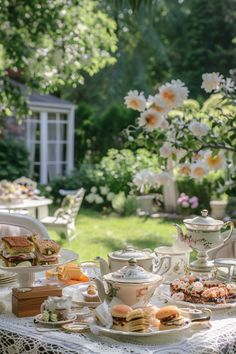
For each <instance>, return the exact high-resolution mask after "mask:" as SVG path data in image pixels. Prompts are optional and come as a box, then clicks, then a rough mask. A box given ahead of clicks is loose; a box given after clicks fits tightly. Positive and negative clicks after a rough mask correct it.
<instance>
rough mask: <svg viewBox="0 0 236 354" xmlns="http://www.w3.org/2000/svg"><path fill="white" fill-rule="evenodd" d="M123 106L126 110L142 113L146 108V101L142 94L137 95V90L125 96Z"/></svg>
mask: <svg viewBox="0 0 236 354" xmlns="http://www.w3.org/2000/svg"><path fill="white" fill-rule="evenodd" d="M125 104H126V106H127V108H131V109H134V110H135V111H139V112H143V111H144V110H145V108H146V100H145V97H144V94H143V92H140V93H139V92H138V91H137V90H134V91H129V92H128V94H127V96H125Z"/></svg>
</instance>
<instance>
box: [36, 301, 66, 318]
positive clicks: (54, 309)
mask: <svg viewBox="0 0 236 354" xmlns="http://www.w3.org/2000/svg"><path fill="white" fill-rule="evenodd" d="M71 303H72V298H71V297H70V296H61V297H59V296H49V297H48V298H47V300H45V301H44V302H43V303H42V305H41V313H43V311H48V312H51V313H57V314H58V313H60V315H61V316H62V317H63V318H67V317H68V315H69V313H70V311H71Z"/></svg>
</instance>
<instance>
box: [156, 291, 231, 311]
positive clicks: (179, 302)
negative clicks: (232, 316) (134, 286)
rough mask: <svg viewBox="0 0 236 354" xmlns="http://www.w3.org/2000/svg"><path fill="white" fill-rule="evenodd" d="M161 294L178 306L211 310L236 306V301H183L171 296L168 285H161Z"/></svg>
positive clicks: (159, 292) (163, 297)
mask: <svg viewBox="0 0 236 354" xmlns="http://www.w3.org/2000/svg"><path fill="white" fill-rule="evenodd" d="M158 294H159V296H160V297H161V298H162V299H164V300H166V301H168V302H170V303H172V304H175V305H177V306H184V307H188V306H191V307H195V308H199V309H201V308H206V307H207V308H209V309H211V310H222V309H228V308H233V307H236V301H233V302H226V303H225V304H214V303H204V304H197V303H195V302H188V301H182V300H175V299H173V298H172V297H171V293H170V290H169V289H168V288H167V287H164V286H163V287H160V289H159V290H158Z"/></svg>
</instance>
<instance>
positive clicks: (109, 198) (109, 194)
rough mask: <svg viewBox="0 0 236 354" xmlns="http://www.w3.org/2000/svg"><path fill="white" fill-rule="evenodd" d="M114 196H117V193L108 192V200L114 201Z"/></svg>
mask: <svg viewBox="0 0 236 354" xmlns="http://www.w3.org/2000/svg"><path fill="white" fill-rule="evenodd" d="M114 197H115V193H113V192H109V193H108V194H107V200H108V202H112V200H113V199H114Z"/></svg>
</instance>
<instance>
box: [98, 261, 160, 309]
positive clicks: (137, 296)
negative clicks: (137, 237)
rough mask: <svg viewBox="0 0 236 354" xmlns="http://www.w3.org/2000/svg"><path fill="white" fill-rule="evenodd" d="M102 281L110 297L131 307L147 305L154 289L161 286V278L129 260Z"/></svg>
mask: <svg viewBox="0 0 236 354" xmlns="http://www.w3.org/2000/svg"><path fill="white" fill-rule="evenodd" d="M103 281H104V282H105V287H107V292H108V293H109V295H110V296H111V297H114V296H115V297H117V298H119V299H120V300H121V301H122V302H123V303H124V304H126V305H129V306H132V305H134V304H137V303H140V304H146V303H148V301H149V300H150V299H151V297H152V295H153V294H154V291H155V289H156V288H157V287H158V286H159V285H160V284H161V281H162V276H161V275H158V274H153V273H150V272H148V271H146V270H145V269H144V268H143V267H140V266H138V265H137V261H136V260H135V259H134V258H131V259H129V261H128V265H127V266H125V267H123V268H121V269H119V270H118V271H116V272H113V273H109V274H106V275H104V276H103ZM100 286H101V284H100ZM98 290H99V287H98ZM99 295H100V294H99Z"/></svg>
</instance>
